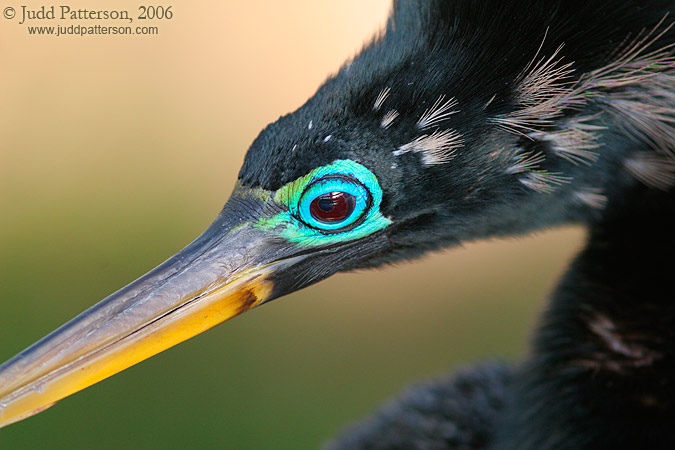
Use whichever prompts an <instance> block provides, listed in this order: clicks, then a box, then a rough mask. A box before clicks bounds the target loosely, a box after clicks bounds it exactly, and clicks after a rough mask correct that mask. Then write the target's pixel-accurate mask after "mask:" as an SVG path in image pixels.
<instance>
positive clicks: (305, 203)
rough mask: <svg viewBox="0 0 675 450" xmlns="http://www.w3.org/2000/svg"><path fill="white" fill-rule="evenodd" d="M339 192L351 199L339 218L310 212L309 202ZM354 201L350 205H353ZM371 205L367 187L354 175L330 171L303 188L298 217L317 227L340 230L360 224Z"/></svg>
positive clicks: (329, 230) (310, 203) (340, 231)
mask: <svg viewBox="0 0 675 450" xmlns="http://www.w3.org/2000/svg"><path fill="white" fill-rule="evenodd" d="M334 194H341V195H343V196H344V197H347V198H349V199H350V209H351V211H349V213H348V214H347V215H346V217H345V218H344V219H342V220H337V221H323V220H320V219H319V218H317V217H315V215H314V214H312V209H313V208H312V203H313V202H315V200H317V199H319V198H320V197H326V196H327V195H334ZM352 205H353V207H352ZM372 205H373V198H372V195H371V194H370V191H369V190H368V189H367V188H366V187H365V186H364V185H363V184H362V183H361V182H359V181H358V180H357V179H355V178H353V177H351V176H349V175H345V174H332V175H327V176H324V177H322V178H319V179H317V180H315V181H313V182H312V183H310V184H309V185H307V187H306V188H305V190H304V191H303V193H302V195H301V196H300V199H299V201H298V210H297V215H298V217H297V218H298V219H299V220H300V221H302V222H303V223H304V224H305V225H307V226H309V227H312V228H314V229H317V230H319V231H322V232H325V233H328V234H333V233H338V232H339V233H342V232H345V231H348V230H350V229H353V228H355V227H357V226H358V225H360V224H361V223H362V222H363V221H364V220H365V218H366V213H367V212H368V210H369V209H370V208H371V207H372Z"/></svg>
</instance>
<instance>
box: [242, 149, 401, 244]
mask: <svg viewBox="0 0 675 450" xmlns="http://www.w3.org/2000/svg"><path fill="white" fill-rule="evenodd" d="M329 175H345V176H348V177H351V178H354V179H356V180H358V181H359V182H360V183H361V184H362V185H363V186H365V188H366V189H367V190H368V191H369V192H370V196H371V198H372V205H371V207H370V208H369V209H368V210H367V211H365V212H364V214H365V216H364V218H363V219H362V221H361V222H360V223H359V224H358V225H357V226H356V227H353V228H348V229H347V230H346V231H344V232H340V230H330V231H326V230H321V229H318V228H313V227H310V226H308V225H307V224H305V223H304V222H302V221H301V220H299V218H298V217H299V202H300V200H301V198H302V194H303V192H304V191H305V189H306V187H307V186H308V185H310V184H311V183H312V182H314V181H315V180H318V179H321V178H323V177H326V176H329ZM248 195H257V194H253V193H251V194H248ZM274 202H275V203H277V204H279V205H282V206H284V207H285V209H286V210H285V211H284V212H282V213H279V214H277V215H275V216H272V217H266V218H261V219H259V220H258V221H257V222H256V223H255V224H253V226H254V227H256V228H262V229H265V230H269V231H272V232H275V233H278V234H279V235H280V236H282V237H283V238H285V239H286V240H288V241H290V242H293V243H295V244H297V245H301V246H308V247H310V246H319V245H326V244H331V243H335V242H346V241H352V240H356V239H360V238H363V237H365V236H368V235H370V234H373V233H375V232H376V231H379V230H382V229H384V228H386V227H387V226H389V225H390V224H391V220H390V219H388V218H386V217H384V216H383V215H382V213H381V212H380V203H381V202H382V189H381V188H380V185H379V183H378V181H377V178H376V177H375V175H373V173H372V172H371V171H370V170H368V169H367V168H365V167H364V166H362V165H361V164H359V163H357V162H354V161H351V160H336V161H334V162H332V163H331V164H328V165H326V166H322V167H319V168H317V169H314V170H313V171H311V172H310V173H308V174H307V175H305V176H303V177H300V178H298V179H297V180H295V181H291V182H290V183H288V184H286V185H285V186H283V187H281V188H280V189H279V190H277V191H276V192H275V193H274Z"/></svg>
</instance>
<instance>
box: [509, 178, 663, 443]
mask: <svg viewBox="0 0 675 450" xmlns="http://www.w3.org/2000/svg"><path fill="white" fill-rule="evenodd" d="M673 230H675V194H672V193H665V192H658V193H655V192H654V191H649V190H646V189H641V188H640V189H636V190H635V191H634V192H632V193H631V194H630V195H627V196H625V197H623V199H622V201H621V204H616V205H615V206H613V207H608V210H607V211H606V214H604V215H603V217H602V219H601V220H599V221H598V222H596V223H594V224H593V225H591V227H590V233H589V239H588V243H587V246H586V248H585V249H584V250H583V251H582V252H581V253H580V255H579V256H578V257H577V258H576V260H575V261H574V262H573V263H572V266H571V268H570V269H569V271H568V272H567V274H566V275H565V277H564V278H563V280H562V282H561V284H560V285H559V287H558V288H557V290H556V292H555V293H554V295H553V298H552V305H551V306H550V308H549V309H548V311H547V312H546V313H545V314H544V318H543V324H542V326H541V327H540V328H539V331H538V332H537V334H536V335H535V339H534V346H533V350H532V354H531V356H530V357H529V358H528V360H527V361H526V362H525V363H524V364H523V366H522V368H521V370H522V375H521V377H519V380H518V381H517V386H516V389H515V390H514V397H513V399H512V403H511V406H510V407H511V408H512V410H511V414H508V418H507V419H506V422H505V423H504V426H503V428H502V436H501V441H502V442H509V444H508V445H503V446H502V447H499V446H498V448H500V450H501V449H507V448H508V449H518V450H528V449H532V450H534V449H547V450H554V449H563V448H565V449H569V448H574V449H598V448H612V449H623V448H626V449H628V448H630V449H634V448H649V449H662V448H675V435H674V434H673V433H672V426H673V423H675V397H674V396H675V394H674V392H675V302H674V301H673V297H674V294H675V283H674V282H673V276H674V273H673V266H672V263H671V262H670V261H671V259H670V258H671V255H672V254H673V253H675V239H673V235H674V234H673Z"/></svg>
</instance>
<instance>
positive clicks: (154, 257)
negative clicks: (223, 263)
mask: <svg viewBox="0 0 675 450" xmlns="http://www.w3.org/2000/svg"><path fill="white" fill-rule="evenodd" d="M389 2H390V0H371V1H369V2H363V1H359V0H343V1H339V2H338V1H331V2H317V1H315V0H286V1H284V2H273V1H270V0H265V1H260V0H257V1H256V0H252V1H248V2H233V1H202V2H194V3H188V2H180V3H177V4H174V5H171V3H165V4H164V6H169V5H171V6H172V11H173V18H172V19H171V20H153V21H148V22H147V23H140V22H139V21H137V20H136V21H134V23H133V24H132V26H134V27H135V26H136V25H139V24H140V25H152V26H157V27H158V28H159V34H157V35H152V36H138V35H135V36H61V37H55V36H35V35H33V36H31V35H29V34H28V30H27V27H26V24H24V25H20V24H18V22H19V18H18V17H17V18H15V19H14V20H8V19H6V18H4V17H0V58H2V60H1V62H0V105H1V106H0V360H3V361H4V360H5V359H7V358H9V357H11V356H12V355H14V354H15V353H17V352H18V351H20V350H22V349H23V348H24V347H26V346H27V345H29V344H31V343H32V342H34V341H35V340H37V339H38V338H40V337H42V336H43V335H45V334H46V333H48V332H49V331H51V330H52V329H54V328H56V327H57V326H59V325H61V324H62V323H63V322H65V321H66V320H68V319H70V318H71V317H73V316H75V315H76V314H77V313H79V312H80V311H82V310H84V309H85V308H87V307H88V306H90V305H92V304H93V303H95V302H96V301H98V300H100V299H102V298H103V297H105V296H106V295H108V294H109V293H111V292H112V291H114V290H116V289H118V288H119V287H121V286H123V285H125V284H126V283H128V282H130V281H132V280H133V279H135V278H136V277H138V276H140V275H141V274H143V273H144V272H146V271H147V270H149V269H151V268H153V267H154V266H155V265H157V264H159V263H161V262H162V261H163V260H164V259H166V258H167V257H169V256H170V255H171V254H173V253H174V252H176V251H177V250H179V249H180V248H182V247H183V246H184V245H185V244H187V243H188V242H189V241H191V240H192V239H193V238H194V237H196V236H197V235H198V234H199V233H200V232H201V231H202V230H203V229H204V228H205V227H206V226H207V225H208V224H209V223H210V221H211V220H212V219H213V218H214V217H215V215H216V214H217V213H218V211H219V210H220V208H221V206H222V204H223V203H224V202H225V200H226V198H227V196H228V194H229V192H230V190H231V188H232V186H233V184H234V181H235V179H236V174H237V171H238V169H239V166H240V164H241V162H242V160H243V156H244V153H245V151H246V149H247V148H248V146H249V144H250V142H251V141H252V140H253V139H254V138H255V136H256V134H257V133H258V131H259V130H260V129H261V128H262V127H263V126H265V125H266V124H267V123H268V122H270V121H273V120H275V119H276V118H277V117H278V116H280V115H282V114H285V113H287V112H289V111H292V110H294V109H295V108H297V107H298V106H300V105H301V104H302V103H303V102H304V100H305V99H307V98H308V97H309V96H310V95H312V93H313V92H314V91H315V90H316V88H317V87H318V86H319V85H320V84H321V82H322V81H323V80H324V79H325V78H326V76H327V75H328V74H329V73H331V72H334V71H336V70H337V69H338V68H339V67H340V65H341V64H342V62H343V61H344V60H345V59H347V58H349V57H351V56H353V55H354V54H355V53H356V52H357V51H358V50H359V48H360V47H361V46H362V44H363V43H364V42H365V41H366V40H367V39H369V38H370V37H371V35H372V34H373V33H375V32H376V31H378V30H380V29H381V28H382V26H383V25H384V23H385V20H386V17H387V14H388V12H389V8H390V5H389ZM10 5H11V6H14V7H15V8H16V9H17V10H18V13H19V14H20V6H21V5H18V4H16V2H13V1H11V0H5V2H4V3H2V4H0V7H1V8H2V9H4V8H5V7H7V6H10ZM24 5H26V6H27V7H28V8H29V9H31V8H32V9H36V8H39V7H40V6H42V5H47V6H50V5H51V4H50V3H42V2H30V1H29V2H26V3H24ZM68 5H69V6H70V7H71V8H72V9H73V10H75V9H78V8H90V9H91V8H96V9H116V10H119V9H128V10H129V11H130V13H131V14H132V16H134V17H135V16H136V15H137V13H138V6H139V4H138V2H129V1H119V0H117V1H115V2H112V1H104V2H101V1H97V2H94V1H88V2H83V1H80V0H72V2H71V3H69V4H68ZM57 8H58V4H57ZM59 24H61V25H70V24H76V25H77V24H80V25H91V24H92V23H91V21H82V20H80V21H75V22H68V21H63V22H61V23H59ZM94 24H106V25H111V24H116V25H119V23H112V22H103V21H102V22H96V23H94ZM37 25H50V24H46V23H42V24H37ZM51 25H53V23H52V24H51ZM582 240H583V232H582V231H581V230H580V229H574V228H570V229H563V230H554V231H549V232H546V233H542V234H540V235H539V236H535V237H528V238H518V239H512V240H505V241H491V242H483V243H476V244H473V243H472V244H467V245H466V246H465V247H463V248H459V249H453V250H450V251H446V252H444V253H442V254H435V255H430V256H428V257H426V258H425V259H423V260H422V261H418V262H416V263H414V264H401V265H399V266H396V267H389V268H386V269H385V270H379V271H369V272H359V273H350V274H339V275H337V276H334V277H332V278H330V279H329V280H326V281H324V282H322V283H320V284H318V285H315V286H313V287H310V288H308V289H305V290H303V291H301V292H298V293H295V294H293V295H290V296H288V297H286V298H283V299H280V300H277V301H275V302H273V303H271V304H268V305H266V306H264V307H262V308H259V309H256V310H254V311H252V312H249V313H247V314H245V315H244V316H242V317H239V318H236V319H234V320H233V321H231V322H228V323H227V324H225V325H221V326H219V327H216V328H215V329H213V330H211V331H209V332H207V333H205V334H203V335H200V336H198V337H197V338H195V339H192V340H190V341H188V342H185V343H183V344H181V345H179V346H178V347H175V348H173V349H171V350H169V351H167V352H164V353H162V354H160V355H158V356H156V357H154V358H152V359H150V360H148V361H145V362H143V363H141V364H140V365H138V366H135V367H133V368H131V369H129V370H127V371H125V372H123V373H121V374H119V375H117V376H115V377H113V378H111V379H108V380H106V381H104V382H102V383H100V384H98V385H95V386H93V387H91V388H89V389H87V390H85V391H83V392H80V393H78V394H76V395H75V396H73V397H71V398H67V399H65V400H63V401H62V402H60V403H59V404H58V405H57V406H55V407H53V408H51V409H49V410H47V411H46V412H44V413H42V414H39V415H38V416H36V417H33V418H31V419H29V420H26V421H24V422H20V423H18V424H15V425H12V426H10V427H8V428H6V429H3V430H0V448H2V449H50V448H54V449H64V448H67V449H184V448H221V449H237V450H238V449H257V450H264V449H280V448H288V449H311V448H316V447H317V446H319V445H320V444H321V443H322V442H324V441H325V440H326V439H328V438H330V437H331V436H334V435H335V434H336V433H338V432H339V431H340V430H341V429H343V428H344V427H345V426H347V425H348V424H349V423H351V422H353V421H354V420H356V419H359V418H361V417H363V416H364V415H366V414H368V413H369V412H371V411H372V410H373V409H374V408H375V407H376V406H377V405H378V404H379V403H380V402H382V401H383V400H385V399H387V398H389V397H390V396H392V395H394V394H395V393H397V392H399V391H400V390H401V389H402V388H404V387H405V386H406V385H408V384H410V383H411V382H413V380H417V379H424V378H428V377H431V376H435V375H439V374H442V373H444V372H447V371H449V370H452V369H454V368H456V367H459V366H461V365H464V364H467V363H471V362H474V361H477V360H480V359H482V358H485V357H490V356H497V357H500V358H504V359H517V358H519V357H522V356H523V355H524V354H525V352H526V348H527V340H528V337H529V336H530V334H531V331H532V327H533V324H534V321H535V320H536V317H537V315H538V314H539V312H540V310H541V309H542V308H543V305H544V301H545V300H544V299H545V297H546V295H547V294H548V293H549V292H550V291H551V289H552V288H553V286H554V284H555V279H556V278H557V277H559V276H560V274H561V273H562V271H563V270H564V267H565V265H566V263H567V262H568V261H569V259H570V257H571V256H572V255H573V254H574V253H575V252H576V251H577V250H578V249H579V248H580V245H581V242H582Z"/></svg>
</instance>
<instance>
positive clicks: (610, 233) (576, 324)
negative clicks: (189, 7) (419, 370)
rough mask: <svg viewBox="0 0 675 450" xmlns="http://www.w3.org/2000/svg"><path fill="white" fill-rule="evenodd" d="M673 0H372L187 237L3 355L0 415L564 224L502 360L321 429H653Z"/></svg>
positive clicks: (508, 438) (408, 437)
mask: <svg viewBox="0 0 675 450" xmlns="http://www.w3.org/2000/svg"><path fill="white" fill-rule="evenodd" d="M674 9H675V2H673V0H649V1H648V0H639V1H638V0H631V1H618V0H583V1H578V0H551V1H543V0H542V1H537V0H529V1H524V0H500V1H494V0H489V1H482V2H479V1H474V0H447V1H442V0H398V1H395V2H394V7H393V11H392V14H391V17H390V19H389V21H388V23H387V26H386V32H385V33H383V34H382V35H381V36H379V37H377V38H376V39H375V40H373V42H372V43H371V44H369V45H368V46H366V48H365V49H364V50H363V51H362V52H361V53H360V54H359V55H358V56H357V57H356V58H354V59H353V60H352V61H350V62H349V63H347V64H346V65H345V66H344V67H343V68H342V69H341V70H340V71H339V72H338V73H337V74H336V75H335V76H333V77H331V78H330V79H328V81H326V83H325V84H324V85H323V86H322V87H321V88H320V89H319V90H318V92H317V93H316V95H315V96H313V97H312V98H311V99H310V100H309V101H308V102H307V103H306V104H305V105H304V106H302V107H301V108H300V109H298V110H297V111H296V112H294V113H292V114H289V115H287V116H284V117H282V118H280V119H279V120H278V121H277V122H275V123H273V124H271V125H269V126H268V127H267V128H266V129H264V130H263V131H262V132H261V134H260V135H259V137H258V138H257V139H256V140H255V141H254V142H253V144H252V146H251V148H250V149H249V151H248V153H247V154H246V158H245V161H244V165H243V167H242V169H241V171H240V173H239V180H238V181H237V184H236V187H235V189H234V192H233V193H232V196H231V198H230V199H229V200H228V202H227V203H226V204H225V207H224V208H223V210H222V212H221V213H220V215H219V216H218V217H217V218H216V220H215V221H214V223H213V224H212V225H211V226H210V227H209V228H208V229H207V230H206V231H205V232H204V234H202V235H201V236H200V237H199V238H197V239H196V240H195V241H194V242H192V243H191V244H190V245H188V247H186V248H185V249H184V250H182V251H181V252H179V253H178V254H177V255H175V256H173V257H172V258H170V259H169V260H168V261H166V262H165V263H163V264H162V265H161V266H159V267H158V268H156V269H155V270H153V271H151V272H150V273H148V274H146V275H144V276H143V277H141V278H140V279H138V280H137V281H135V282H133V283H131V284H130V285H128V286H127V287H125V288H123V289H121V290H120V291H118V292H116V293H114V294H112V295H111V296H110V297H108V298H106V299H105V300H103V301H102V302H101V303H99V304H97V305H95V306H93V307H92V308H91V309H89V310H87V311H85V312H84V313H82V314H81V315H80V316H78V317H76V318H75V319H73V320H72V321H71V322H69V323H67V324H66V325H64V326H63V327H61V328H60V329H58V330H56V331H55V332H53V333H52V334H50V335H49V336H47V337H46V338H44V339H42V340H41V341H39V342H37V343H36V344H34V345H33V346H32V347H30V348H28V349H27V350H25V351H24V352H22V353H20V354H19V355H17V356H16V357H14V358H13V359H11V360H10V361H8V362H7V363H5V364H4V365H3V366H2V368H1V370H0V423H1V424H2V425H8V424H10V423H13V422H15V421H18V420H21V419H23V418H26V417H28V416H30V415H33V414H36V413H37V412H40V411H42V410H43V409H45V408H47V407H49V406H51V405H52V404H53V403H55V402H56V401H58V400H60V399H61V398H63V397H65V396H68V395H70V394H72V393H74V392H77V391H78V390H80V389H83V388H85V387H87V386H89V385H91V384H93V383H96V382H97V381H100V380H102V379H104V378H106V377H108V376H110V375H113V374H115V373H117V372H119V371H121V370H123V369H125V368H127V367H129V366H131V365H133V364H135V363H137V362H139V361H142V360H143V359H146V358H148V357H150V356H152V355H154V354H156V353H158V352H160V351H162V350H164V349H166V348H168V347H171V346H173V345H175V344H177V343H179V342H181V341H183V340H185V339H188V338H189V337H192V336H194V335H196V334H198V333H200V332H202V331H204V330H206V329H208V328H210V327H212V326H214V325H216V324H219V323H221V322H223V321H225V320H227V319H229V318H231V317H234V316H236V315H238V314H240V313H242V312H244V311H246V310H248V309H251V308H253V307H255V306H258V305H260V304H262V303H265V302H268V301H270V300H272V299H274V298H277V297H280V296H282V295H284V294H287V293H289V292H291V291H294V290H297V289H301V288H303V287H305V286H308V285H310V284H312V283H315V282H317V281H319V280H321V279H323V278H326V277H328V276H330V275H332V274H334V273H336V272H338V271H344V270H350V269H354V268H363V267H374V266H379V265H381V264H384V263H388V262H392V261H398V260H402V259H410V258H413V257H416V256H419V255H421V254H423V253H424V252H426V251H429V250H434V249H438V248H442V247H448V246H452V245H455V244H458V243H461V242H464V241H469V240H475V239H480V238H484V237H487V236H493V235H513V234H523V233H527V232H530V231H532V230H537V229H540V228H543V227H550V226H555V225H559V224H565V223H582V224H585V225H586V226H587V227H588V228H589V238H588V242H587V245H586V248H585V249H584V250H583V251H582V253H581V254H580V255H579V256H578V257H577V259H576V260H575V261H574V262H573V264H572V266H571V268H570V269H569V271H568V273H567V274H566V276H565V277H564V279H563V280H562V283H561V284H560V286H559V288H558V289H557V291H556V292H555V293H554V295H553V296H552V299H551V306H550V308H549V309H548V311H547V312H546V314H545V316H544V318H543V322H542V324H541V326H540V328H539V330H538V331H537V334H536V336H535V340H534V345H533V348H532V350H531V354H530V355H529V356H528V357H527V358H526V359H525V360H524V361H523V362H522V363H520V364H516V365H513V366H511V367H509V366H506V365H499V364H491V365H490V364H488V365H484V366H480V367H478V368H475V369H473V370H468V371H466V372H464V373H461V374H459V375H456V376H455V377H453V378H449V379H448V380H445V381H438V382H436V383H431V384H428V385H426V386H423V387H421V388H418V389H416V390H414V391H411V393H409V394H407V395H406V396H404V397H402V398H401V399H400V400H398V401H395V402H394V403H392V404H390V405H389V406H387V407H385V409H383V410H382V411H381V412H380V413H378V414H377V415H376V416H374V417H373V418H371V419H369V420H368V421H366V422H364V423H363V424H362V425H359V426H357V427H356V428H355V429H354V430H353V431H350V432H348V433H347V434H346V435H345V436H344V437H342V438H340V439H338V440H337V441H335V442H334V443H332V444H329V448H333V449H347V448H349V449H495V450H506V449H512V450H516V449H517V450H528V449H532V450H534V449H538V450H541V449H549V450H553V449H604V448H608V449H609V448H611V449H635V448H648V449H672V448H675V411H674V407H675V405H674V400H675V398H674V390H675V355H674V354H673V352H674V351H675V302H674V298H673V297H674V296H673V293H674V292H675V288H674V287H673V286H674V283H673V281H672V277H673V275H672V269H671V266H669V263H668V261H669V255H670V253H672V251H673V250H675V248H674V247H675V245H674V244H673V239H672V238H671V233H672V230H673V229H675V203H674V202H673V200H674V199H675V197H673V193H672V190H671V187H672V186H673V185H675V161H674V159H673V157H674V154H675V51H674V46H675V28H674V27H673V26H672V24H673V20H675V18H674V17H673V16H672V15H670V13H671V12H673V10H674Z"/></svg>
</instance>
